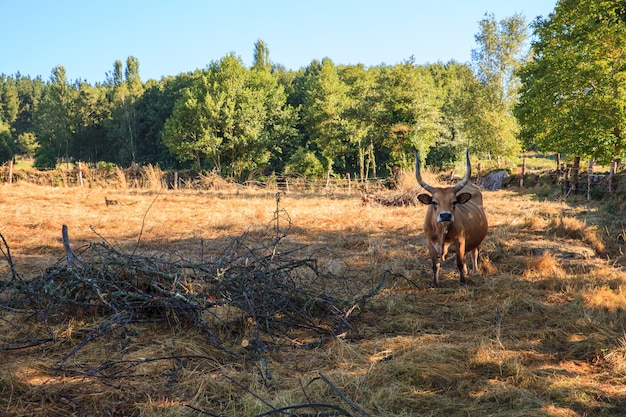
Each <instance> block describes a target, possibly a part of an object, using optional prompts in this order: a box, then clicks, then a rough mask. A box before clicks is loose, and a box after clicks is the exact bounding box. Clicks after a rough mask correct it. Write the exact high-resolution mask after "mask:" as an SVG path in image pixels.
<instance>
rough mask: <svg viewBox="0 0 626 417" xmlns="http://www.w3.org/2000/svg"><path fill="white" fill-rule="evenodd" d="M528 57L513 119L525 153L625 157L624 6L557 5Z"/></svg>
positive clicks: (539, 26) (599, 1)
mask: <svg viewBox="0 0 626 417" xmlns="http://www.w3.org/2000/svg"><path fill="white" fill-rule="evenodd" d="M533 28H534V39H535V40H534V42H533V43H532V50H533V57H532V59H531V60H530V61H529V62H527V63H526V64H525V65H524V66H523V68H522V69H521V70H520V71H519V76H520V78H521V82H522V89H521V96H520V101H519V104H518V105H517V107H516V108H515V114H516V116H517V117H518V118H519V120H520V123H521V125H522V130H521V136H522V139H523V140H524V143H525V145H526V147H527V148H529V149H536V150H539V151H545V152H560V153H562V154H566V155H577V156H582V157H594V158H596V160H597V161H599V162H601V163H606V162H609V161H610V160H612V159H613V158H615V157H623V156H624V154H625V146H626V138H625V137H624V125H625V124H626V95H625V94H624V93H625V92H626V55H625V54H624V50H626V5H625V4H624V2H615V1H614V0H560V1H559V2H558V4H557V6H556V9H555V12H554V13H553V14H551V15H550V16H549V17H548V18H547V19H537V20H536V21H535V22H534V23H533Z"/></svg>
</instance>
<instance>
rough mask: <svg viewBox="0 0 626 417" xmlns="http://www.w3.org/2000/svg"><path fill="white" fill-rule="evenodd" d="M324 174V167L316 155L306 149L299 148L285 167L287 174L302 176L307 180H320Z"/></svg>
mask: <svg viewBox="0 0 626 417" xmlns="http://www.w3.org/2000/svg"><path fill="white" fill-rule="evenodd" d="M323 173H324V165H323V164H322V163H321V162H320V160H319V159H318V158H317V157H316V156H315V154H314V153H313V152H311V151H309V150H307V149H305V148H299V149H298V150H297V151H296V152H295V153H294V154H293V155H292V156H291V158H290V159H289V163H288V164H287V165H286V166H285V174H300V175H303V176H305V177H307V178H319V177H321V176H322V174H323Z"/></svg>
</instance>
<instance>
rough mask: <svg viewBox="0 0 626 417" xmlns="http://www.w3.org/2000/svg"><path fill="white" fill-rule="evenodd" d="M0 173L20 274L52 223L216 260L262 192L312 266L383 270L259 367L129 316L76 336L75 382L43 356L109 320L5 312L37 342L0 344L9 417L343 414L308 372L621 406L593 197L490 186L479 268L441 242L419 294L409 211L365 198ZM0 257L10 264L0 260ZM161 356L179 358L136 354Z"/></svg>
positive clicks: (31, 271)
mask: <svg viewBox="0 0 626 417" xmlns="http://www.w3.org/2000/svg"><path fill="white" fill-rule="evenodd" d="M153 174H154V173H153ZM153 174H151V175H153ZM426 175H428V173H426ZM158 177H159V175H158V173H157V174H156V175H155V176H154V177H153V178H158ZM404 181H405V184H406V185H405V189H409V188H411V187H414V186H415V183H414V182H412V181H414V179H413V180H411V179H410V177H408V178H407V179H406V180H404ZM157 183H158V181H156V182H153V184H157ZM0 188H2V190H1V191H2V192H1V193H0V210H1V212H2V213H3V214H2V216H3V223H2V225H1V226H0V233H1V234H2V236H3V237H4V238H5V239H6V241H7V243H8V245H9V246H10V249H11V254H12V256H13V260H14V261H15V262H16V267H17V270H18V271H19V272H20V274H21V275H22V276H23V277H24V278H26V279H28V278H30V277H32V276H35V275H38V274H41V273H42V271H44V270H45V268H46V267H48V266H50V265H54V264H55V263H56V262H57V261H59V260H60V259H62V258H63V256H64V250H63V245H62V242H61V239H60V237H61V226H62V225H64V224H65V225H67V226H68V227H69V231H70V237H71V239H72V242H73V244H74V246H75V248H80V247H81V246H83V245H86V244H88V243H90V242H97V241H100V239H102V238H104V239H107V241H108V242H110V243H111V244H113V245H115V247H116V248H119V250H121V251H128V252H130V251H131V250H135V249H136V250H137V251H138V253H150V254H152V255H159V254H167V256H180V257H182V258H185V259H190V260H196V261H197V260H198V259H199V258H200V256H204V257H205V259H208V258H210V257H215V256H219V255H220V253H222V251H223V248H224V246H225V245H227V244H228V243H229V242H230V241H231V240H232V239H233V238H235V237H237V236H240V235H241V234H242V233H253V234H256V235H258V236H264V235H267V234H268V233H269V234H271V233H272V231H273V228H274V227H275V212H276V210H277V207H278V209H280V210H284V211H285V212H286V213H288V217H289V222H290V226H291V228H290V230H289V233H288V236H287V238H286V239H285V244H287V245H292V246H296V245H307V246H310V247H311V248H312V249H313V250H317V252H316V253H318V256H319V259H318V261H319V267H320V268H324V270H326V271H330V272H332V273H335V274H349V275H350V276H351V277H353V279H355V280H359V281H361V282H364V283H369V282H372V281H375V280H376V279H377V278H378V277H380V276H381V275H382V274H384V273H386V272H390V273H391V275H390V278H389V279H388V282H387V283H386V285H385V288H383V290H382V291H381V292H380V294H379V295H378V296H376V297H375V298H373V299H372V300H371V301H370V302H368V303H365V304H364V305H363V306H361V307H360V308H359V309H356V310H355V311H354V312H353V315H352V316H351V317H350V320H349V321H350V326H351V327H350V328H346V329H343V330H344V331H345V334H342V335H341V336H340V337H338V338H336V339H334V340H333V339H331V340H327V341H325V342H324V343H320V344H319V345H316V347H314V348H309V349H304V348H301V347H297V345H296V344H295V343H294V346H293V347H285V346H281V347H280V349H275V350H270V351H268V352H266V353H264V355H265V356H263V357H264V358H265V359H266V361H265V362H263V361H258V360H253V359H247V360H243V359H237V358H233V357H229V356H228V355H226V354H225V353H224V352H222V351H220V350H219V349H216V348H215V347H214V346H213V345H211V343H209V341H208V340H207V335H206V334H204V333H203V332H201V331H198V329H194V328H193V327H187V328H182V327H181V328H178V327H176V326H173V327H170V326H168V325H167V324H159V323H136V324H133V325H132V326H130V327H129V328H128V329H126V333H125V334H126V336H125V337H126V338H127V341H126V342H125V343H127V344H126V345H124V348H122V345H123V343H122V342H123V340H118V339H117V338H116V337H113V336H111V337H108V338H107V337H103V338H100V339H98V341H95V342H92V343H89V344H86V345H85V346H83V347H82V348H81V349H79V350H78V352H77V354H76V355H73V356H72V357H71V359H70V361H71V363H72V365H73V366H75V367H76V368H77V369H84V370H86V371H89V370H95V369H99V370H100V371H99V372H94V373H93V375H92V376H91V377H90V378H77V377H76V376H75V375H71V374H69V373H68V374H63V373H58V372H56V371H55V366H57V364H58V363H59V361H60V360H61V359H63V358H64V357H65V356H66V355H68V353H69V352H71V351H72V350H73V349H75V348H76V346H77V345H78V344H79V343H81V341H83V340H84V339H85V337H86V331H87V330H88V329H90V328H93V325H94V323H95V324H97V323H100V322H101V321H103V320H105V319H106V318H102V317H91V316H87V317H67V318H66V319H65V320H63V321H62V322H59V323H49V322H46V320H45V318H42V317H41V316H37V315H36V314H35V315H30V316H28V318H27V319H23V316H22V315H21V312H20V311H9V310H2V313H0V314H1V318H2V320H1V321H0V334H2V344H3V346H14V345H11V343H13V342H14V341H15V340H22V339H24V340H26V339H29V338H31V339H32V338H39V339H45V338H49V339H50V340H49V341H48V342H46V343H44V344H42V345H39V346H36V347H34V348H29V349H26V348H20V349H11V350H9V349H5V350H0V357H1V360H2V362H3V363H5V364H8V365H7V366H2V367H0V409H1V410H3V412H6V413H8V415H20V414H26V413H28V414H29V415H37V416H56V415H72V413H75V409H76V407H77V406H78V405H80V407H81V408H80V409H81V410H82V411H80V412H81V413H83V412H84V413H85V415H87V414H91V415H107V413H108V414H115V413H117V414H119V415H145V416H147V415H157V416H170V415H181V414H184V413H189V415H201V414H200V413H199V412H195V413H196V414H193V413H194V411H192V409H191V408H189V407H187V406H188V405H190V406H193V407H197V408H198V409H200V410H206V411H207V412H210V413H213V414H215V415H227V416H253V415H256V414H260V413H262V412H264V411H267V410H268V408H269V407H268V405H267V404H271V405H272V406H275V407H280V406H287V405H293V404H300V403H305V402H309V401H318V402H332V403H334V404H338V405H341V406H342V407H344V408H346V409H350V407H349V406H348V405H347V404H346V403H345V402H344V401H343V400H342V399H341V398H340V397H339V396H338V395H337V394H336V392H334V391H333V390H332V389H331V388H330V386H329V385H327V384H325V383H324V382H323V381H322V380H321V379H320V374H321V375H324V376H325V377H327V378H328V379H329V380H330V381H332V383H333V384H334V385H335V387H336V388H337V389H338V390H340V392H341V393H342V394H343V395H344V397H345V398H347V399H349V400H350V401H353V402H354V403H356V404H358V405H359V406H360V407H362V409H363V410H366V411H367V412H368V413H369V414H370V415H372V416H374V415H376V416H421V415H429V416H439V415H448V416H459V417H460V416H467V415H494V416H495V415H498V416H504V417H510V416H534V415H538V416H568V417H569V416H581V415H599V416H619V415H620V412H621V411H620V410H623V409H624V407H625V406H626V399H625V398H626V386H625V384H626V378H625V376H624V375H625V373H624V372H625V369H626V353H625V352H626V348H625V346H626V343H625V342H624V331H625V329H624V323H625V322H626V301H625V293H626V273H625V272H624V270H623V267H622V266H621V264H620V262H621V261H622V257H621V255H620V253H619V250H618V249H619V242H617V243H616V242H612V241H610V240H609V238H610V237H611V236H614V237H617V236H618V235H619V233H618V232H617V231H616V232H615V233H612V232H613V231H612V230H611V229H610V225H611V224H612V223H611V222H610V221H607V224H608V225H609V226H607V224H595V223H593V222H592V219H596V218H598V217H599V216H597V215H596V214H595V212H594V211H592V210H599V208H597V207H589V206H581V205H570V204H568V203H567V202H564V201H563V200H554V201H543V202H539V201H537V200H536V199H534V198H532V197H529V196H528V195H520V194H517V193H515V192H511V191H499V192H486V193H485V195H484V197H485V206H486V211H487V214H488V218H489V222H490V224H491V229H490V232H489V235H488V237H487V239H486V240H485V242H484V244H483V250H482V256H483V264H482V270H481V274H480V275H479V276H476V277H471V279H472V281H471V283H470V284H469V285H468V286H460V285H459V284H458V276H457V273H456V271H455V266H454V260H453V257H451V258H452V259H450V260H449V261H447V262H446V263H445V264H444V271H443V277H444V280H443V285H442V288H436V289H435V288H431V287H430V281H431V271H430V260H429V259H428V256H427V253H426V249H425V245H424V241H425V240H424V236H423V233H422V221H423V216H424V214H425V212H426V208H425V207H423V206H416V207H413V206H407V207H383V206H377V205H363V204H362V201H361V196H360V194H358V193H356V192H355V193H354V194H351V195H348V194H346V193H333V192H327V193H318V194H314V193H303V194H298V193H283V194H282V195H281V198H280V202H278V206H277V200H276V191H277V190H265V189H251V188H241V187H237V186H232V185H228V184H221V185H220V187H219V189H210V190H203V191H198V190H196V191H193V190H178V191H174V190H167V189H165V188H163V187H157V186H156V185H155V186H154V187H153V188H152V189H136V188H134V187H131V186H127V187H118V188H105V187H94V188H89V187H84V188H79V187H41V186H34V185H29V184H26V183H24V184H22V183H20V184H19V186H15V185H13V186H9V185H4V186H2V187H0ZM387 192H391V191H387ZM105 197H107V198H109V199H114V200H116V201H117V202H118V204H116V205H109V206H107V205H106V204H105ZM589 213H592V214H594V216H593V217H592V216H590V215H589ZM283 219H284V220H285V222H287V220H286V218H283ZM607 220H609V219H607ZM615 248H617V249H615ZM328 254H332V255H333V256H329V255H328ZM0 272H1V273H2V277H3V279H8V278H9V276H10V273H9V267H8V263H7V262H6V260H0ZM9 296H10V295H9V294H4V293H3V294H2V297H9ZM2 300H7V298H2ZM23 308H24V309H25V310H26V309H27V308H28V306H23ZM220 308H221V307H220ZM240 316H241V314H240V313H239V312H233V311H228V310H227V308H225V309H223V310H221V311H219V312H217V311H216V312H215V315H214V316H213V317H219V319H220V320H223V321H224V322H227V323H228V328H226V327H225V328H224V331H230V332H240V338H241V339H244V338H246V337H247V338H250V337H251V333H250V329H249V328H247V327H246V326H247V325H248V324H247V323H246V321H245V320H242V319H241V318H240ZM215 320H217V318H215ZM247 332H248V333H247ZM252 335H253V334H252ZM239 348H240V349H243V347H239ZM175 357H180V358H183V357H186V358H187V359H184V360H182V359H181V360H176V359H168V360H165V359H162V360H154V361H146V360H145V359H150V358H152V359H156V358H175ZM105 361H111V362H105ZM115 361H119V362H120V363H125V366H128V367H129V368H127V369H129V370H132V372H133V373H132V375H133V376H132V378H122V379H120V380H116V379H114V378H113V376H114V372H115V371H120V368H111V369H110V370H107V368H106V367H102V365H103V364H107V363H108V364H109V366H112V365H111V363H113V362H115ZM123 361H128V362H123ZM99 367H101V368H99ZM125 369H126V368H125ZM107 372H110V373H107ZM270 376H271V378H270ZM67 398H71V399H72V401H68V400H66V399H67ZM261 399H262V401H261ZM77 404H78V405H77Z"/></svg>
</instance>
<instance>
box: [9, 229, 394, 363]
mask: <svg viewBox="0 0 626 417" xmlns="http://www.w3.org/2000/svg"><path fill="white" fill-rule="evenodd" d="M62 235H63V243H64V246H65V250H66V256H65V257H64V259H62V260H60V261H59V262H58V263H57V265H54V266H50V267H48V268H47V269H46V271H45V272H44V273H43V274H41V275H38V276H36V277H34V278H32V279H30V280H25V279H23V278H21V277H20V276H19V274H17V273H15V271H14V269H13V268H11V270H12V271H13V274H12V278H10V279H8V280H5V281H4V282H2V286H1V287H0V294H2V302H3V304H5V303H6V306H7V307H14V308H20V309H24V308H28V309H31V311H32V312H33V313H36V314H38V315H43V316H45V317H46V320H53V319H54V317H60V318H61V319H62V318H65V317H68V316H70V317H71V316H76V315H81V314H82V315H89V316H94V315H97V316H101V317H105V318H107V320H106V321H105V324H103V325H101V326H100V327H99V328H97V329H94V331H93V332H92V335H93V337H94V338H95V337H98V335H102V334H106V333H107V332H108V331H111V330H112V329H117V330H119V329H120V328H121V327H124V326H125V325H126V324H128V323H132V322H138V321H146V320H154V321H167V322H168V323H170V324H172V325H176V326H197V327H199V328H200V329H202V330H203V331H204V332H205V333H206V334H207V335H208V336H209V340H210V341H211V342H212V343H214V344H215V345H216V346H218V347H220V348H221V349H223V350H225V351H227V352H228V353H231V354H233V355H238V354H237V353H236V352H235V351H234V350H232V348H231V347H232V346H233V345H234V344H235V343H241V334H240V333H241V332H239V333H236V332H235V333H233V332H225V331H224V328H225V327H227V326H229V325H230V324H231V323H233V322H235V321H237V322H239V323H240V324H241V323H244V324H245V325H246V326H248V327H250V328H252V334H253V335H254V337H253V338H252V341H251V347H257V348H259V349H260V348H262V347H263V345H264V344H265V343H267V340H268V339H269V340H270V341H271V342H272V343H283V344H285V343H289V344H290V345H294V344H298V342H297V341H296V340H295V339H294V338H293V337H291V336H290V335H291V334H294V333H296V332H294V331H297V333H298V334H299V335H302V334H306V335H307V336H306V339H307V340H308V341H309V342H308V343H310V340H312V339H313V340H323V339H325V338H328V337H335V336H337V335H338V334H341V333H344V332H346V331H348V330H349V329H350V323H349V318H350V314H351V313H352V312H353V311H354V309H355V307H358V306H359V305H361V304H362V303H364V302H365V301H366V300H367V299H368V298H370V297H372V296H373V295H375V294H376V293H377V292H378V291H379V290H380V289H381V288H382V286H383V284H384V278H385V277H383V278H382V279H381V280H380V282H379V283H378V285H377V286H374V285H373V284H363V283H360V282H358V281H357V280H355V279H352V278H350V277H347V276H337V275H334V274H332V273H330V272H324V271H322V270H321V268H320V267H319V265H318V260H317V259H316V258H315V255H316V254H319V252H315V251H314V252H313V253H310V254H308V255H306V256H297V255H298V254H303V253H305V252H307V251H306V250H304V249H305V248H304V247H298V248H296V249H291V250H286V249H285V250H283V248H282V245H281V242H282V241H283V239H284V238H285V237H286V233H277V234H274V235H273V236H265V237H264V238H257V239H255V238H254V237H253V236H252V234H249V233H244V234H243V235H242V236H239V237H236V238H234V239H233V240H232V241H231V243H230V245H228V247H227V248H226V250H225V251H224V252H223V253H222V254H221V256H219V257H217V259H215V260H214V261H210V262H207V261H202V262H195V263H194V262H191V261H187V260H183V259H179V260H177V261H172V260H170V259H168V258H170V257H166V256H139V255H138V254H136V253H134V252H133V253H125V252H123V251H120V250H118V249H117V248H115V247H114V246H113V245H111V244H109V243H108V242H107V241H106V240H105V239H102V241H100V242H95V243H90V244H88V245H87V246H86V247H83V248H81V249H80V250H76V251H75V250H74V249H73V248H72V245H71V242H70V238H69V234H68V229H67V227H66V226H63V230H62ZM2 240H3V242H4V245H5V246H4V249H5V250H3V254H4V256H5V258H7V260H8V262H9V264H10V265H11V266H13V261H12V259H11V258H10V250H9V248H8V246H7V245H6V241H4V238H3V237H2ZM326 255H328V254H326ZM363 286H368V287H369V288H363ZM224 311H228V317H226V316H225V315H224ZM234 316H238V317H234ZM229 334H230V335H231V337H232V340H227V339H226V336H224V335H229ZM252 352H254V350H252Z"/></svg>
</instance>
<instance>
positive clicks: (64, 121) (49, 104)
mask: <svg viewBox="0 0 626 417" xmlns="http://www.w3.org/2000/svg"><path fill="white" fill-rule="evenodd" d="M76 95H77V91H76V88H75V86H73V85H70V84H69V82H68V80H67V76H66V71H65V68H64V67H63V66H57V67H54V68H53V69H52V75H51V77H50V83H49V84H48V86H47V88H46V91H45V95H44V97H43V100H42V102H41V104H40V106H39V108H38V111H37V118H38V124H37V137H38V138H39V143H40V144H41V146H40V147H39V149H38V150H37V155H36V157H35V167H37V168H42V169H47V168H55V167H56V164H57V161H58V159H59V158H61V157H65V158H68V157H69V146H70V142H71V140H72V135H73V134H74V133H75V126H74V121H75V117H74V116H75V106H74V100H75V98H76Z"/></svg>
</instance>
